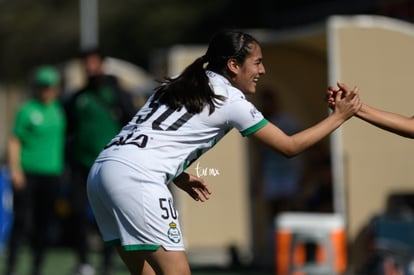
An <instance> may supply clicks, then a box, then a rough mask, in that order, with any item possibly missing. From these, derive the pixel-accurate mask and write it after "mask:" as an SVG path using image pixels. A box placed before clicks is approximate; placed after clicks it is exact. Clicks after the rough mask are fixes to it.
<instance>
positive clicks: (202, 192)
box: [174, 172, 211, 202]
mask: <svg viewBox="0 0 414 275" xmlns="http://www.w3.org/2000/svg"><path fill="white" fill-rule="evenodd" d="M174 184H175V185H176V186H177V187H179V188H180V189H182V190H183V191H185V192H187V194H188V195H190V197H192V198H193V199H194V200H195V201H201V202H205V201H207V200H208V199H209V198H210V195H211V190H210V188H209V187H208V185H207V184H206V183H205V182H204V180H203V179H202V178H200V177H197V176H194V175H191V174H188V173H185V172H184V173H181V174H180V175H179V176H178V177H176V178H175V179H174Z"/></svg>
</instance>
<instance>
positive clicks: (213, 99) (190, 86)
mask: <svg viewBox="0 0 414 275" xmlns="http://www.w3.org/2000/svg"><path fill="white" fill-rule="evenodd" d="M252 43H257V44H258V41H257V40H256V39H255V38H253V37H252V36H251V35H249V34H247V33H244V32H241V31H232V30H225V31H221V32H218V33H216V34H215V35H214V36H213V37H212V39H211V40H210V43H209V45H208V49H207V52H206V54H205V55H203V56H201V57H199V58H197V59H196V60H195V61H194V62H193V63H192V64H191V65H189V66H188V67H186V68H185V69H184V71H183V72H182V73H181V74H180V75H179V76H178V77H176V78H167V79H165V80H164V81H163V82H162V84H161V85H160V86H159V87H158V88H156V91H155V95H154V100H158V101H159V102H160V103H163V104H166V105H168V106H169V107H170V108H172V109H174V110H180V109H181V108H182V107H183V106H184V107H185V108H186V109H187V111H188V112H190V113H194V114H197V113H200V112H201V111H202V110H203V108H204V107H205V106H206V105H208V106H209V112H210V114H211V113H213V112H214V110H215V107H216V104H217V103H218V101H220V100H221V101H223V100H225V98H224V97H223V96H220V95H216V94H215V93H214V91H213V90H212V89H211V88H210V85H209V80H208V77H207V75H206V72H205V70H206V69H207V70H211V71H213V72H215V73H218V74H221V75H223V76H224V77H227V78H229V71H228V68H227V61H228V60H229V59H235V60H236V61H237V62H238V63H239V64H243V63H244V61H245V59H246V58H247V56H248V55H249V54H250V52H251V44H252ZM206 63H207V66H206V67H205V64H206Z"/></svg>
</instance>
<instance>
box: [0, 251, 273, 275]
mask: <svg viewBox="0 0 414 275" xmlns="http://www.w3.org/2000/svg"><path fill="white" fill-rule="evenodd" d="M91 260H92V264H93V265H94V267H95V268H97V269H98V267H99V255H98V254H97V253H91ZM5 261H6V255H5V254H4V253H2V254H1V255H0V274H3V271H4V264H5ZM30 263H31V256H30V253H29V250H28V249H27V248H22V251H21V253H20V255H19V261H18V268H17V270H16V275H20V274H21V275H28V274H30ZM75 264H76V258H75V255H74V254H73V252H72V251H71V250H69V249H68V248H52V249H50V250H49V252H48V253H47V254H46V257H45V263H44V268H43V274H42V275H72V274H73V271H74V267H75ZM192 274H193V275H212V274H217V275H253V274H254V275H273V274H272V273H266V272H261V271H257V270H256V271H255V270H252V269H250V268H249V269H248V268H244V269H240V270H229V269H225V268H219V267H212V266H207V267H198V266H197V267H196V266H192ZM96 275H101V274H100V273H99V272H97V273H96ZM112 275H129V273H128V271H127V270H126V268H125V266H124V265H123V263H122V262H121V260H120V259H119V257H118V256H117V255H114V268H113V272H112Z"/></svg>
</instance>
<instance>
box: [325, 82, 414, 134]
mask: <svg viewBox="0 0 414 275" xmlns="http://www.w3.org/2000/svg"><path fill="white" fill-rule="evenodd" d="M339 89H347V86H346V85H345V84H343V83H338V88H335V87H328V94H327V98H328V105H329V107H331V108H334V107H335V105H336V102H335V98H334V95H335V93H336V92H337V91H338V90H339ZM356 116H357V117H359V118H360V119H362V120H364V121H366V122H368V123H370V124H372V125H374V126H376V127H378V128H380V129H383V130H385V131H389V132H391V133H394V134H397V135H400V136H403V137H406V138H414V117H410V116H404V115H400V114H396V113H392V112H387V111H383V110H380V109H377V108H374V107H372V106H369V105H367V104H364V103H362V106H361V109H360V110H359V111H358V113H356Z"/></svg>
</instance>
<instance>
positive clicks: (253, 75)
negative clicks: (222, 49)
mask: <svg viewBox="0 0 414 275" xmlns="http://www.w3.org/2000/svg"><path fill="white" fill-rule="evenodd" d="M250 47H251V52H250V55H249V56H248V57H247V58H246V59H245V61H244V63H243V64H239V63H237V62H236V61H233V62H232V64H230V65H229V67H231V68H230V70H231V71H232V72H233V73H234V76H233V77H232V78H231V82H232V84H233V85H234V86H235V87H236V88H238V89H240V90H241V91H242V92H243V93H245V94H254V93H256V84H257V82H258V81H259V78H260V76H261V75H264V74H265V73H266V71H265V68H264V65H263V62H262V59H263V57H262V50H261V48H260V45H259V44H257V43H251V44H250ZM230 62H231V61H230Z"/></svg>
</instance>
